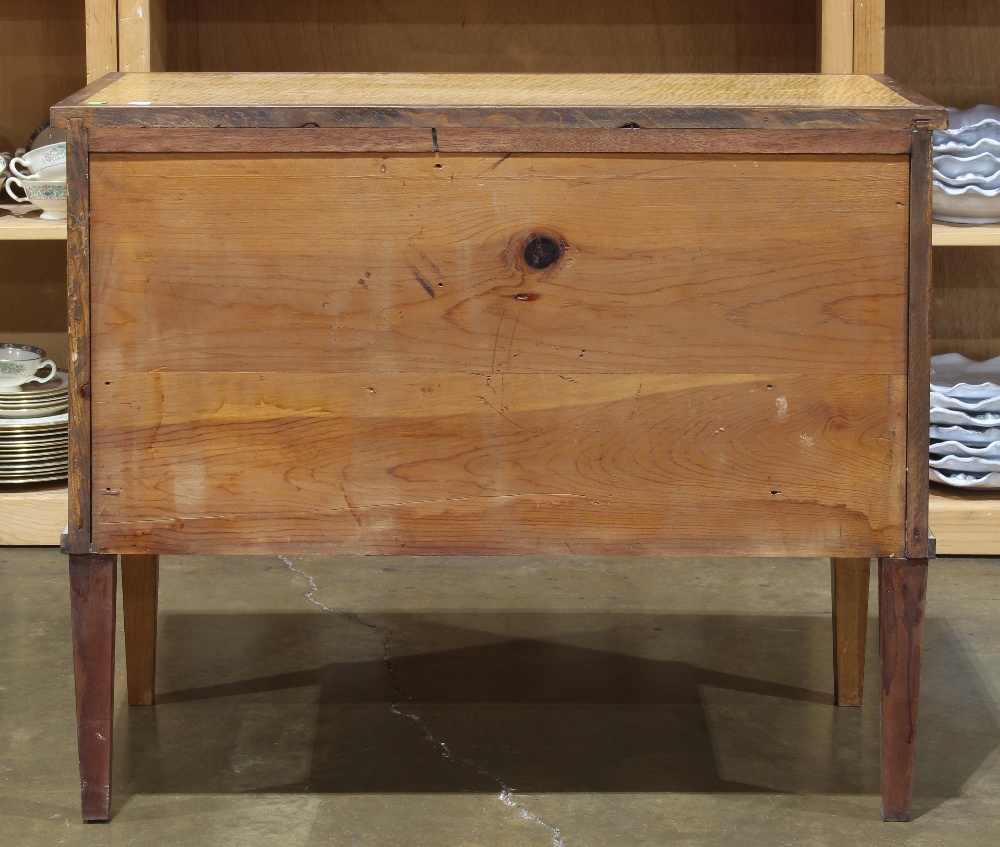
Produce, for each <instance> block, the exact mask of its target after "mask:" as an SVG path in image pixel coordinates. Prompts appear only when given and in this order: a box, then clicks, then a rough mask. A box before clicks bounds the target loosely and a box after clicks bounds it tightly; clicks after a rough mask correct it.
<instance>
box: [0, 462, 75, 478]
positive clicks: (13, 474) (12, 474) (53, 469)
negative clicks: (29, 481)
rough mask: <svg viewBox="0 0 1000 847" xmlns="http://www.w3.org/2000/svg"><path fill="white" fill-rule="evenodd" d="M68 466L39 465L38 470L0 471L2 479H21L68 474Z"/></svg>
mask: <svg viewBox="0 0 1000 847" xmlns="http://www.w3.org/2000/svg"><path fill="white" fill-rule="evenodd" d="M67 470H68V466H67V465H65V464H62V465H39V466H38V467H37V468H16V469H11V470H6V469H0V479H20V478H21V477H22V476H37V475H38V474H42V473H66V471H67Z"/></svg>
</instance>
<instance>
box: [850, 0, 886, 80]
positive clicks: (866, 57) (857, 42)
mask: <svg viewBox="0 0 1000 847" xmlns="http://www.w3.org/2000/svg"><path fill="white" fill-rule="evenodd" d="M884 72H885V0H854V73H856V74H881V73H884Z"/></svg>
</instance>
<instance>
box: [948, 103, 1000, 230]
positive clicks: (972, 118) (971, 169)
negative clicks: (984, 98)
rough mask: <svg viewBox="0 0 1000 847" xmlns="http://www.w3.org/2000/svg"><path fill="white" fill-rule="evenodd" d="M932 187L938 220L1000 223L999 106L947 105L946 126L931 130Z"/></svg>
mask: <svg viewBox="0 0 1000 847" xmlns="http://www.w3.org/2000/svg"><path fill="white" fill-rule="evenodd" d="M933 191H934V217H935V218H936V219H937V220H940V221H948V222H950V223H964V224H989V223H1000V107H998V106H990V105H987V104H981V105H979V106H974V107H973V108H971V109H966V110H965V111H959V110H958V109H948V129H945V130H936V131H935V132H934V189H933Z"/></svg>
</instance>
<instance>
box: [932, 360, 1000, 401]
mask: <svg viewBox="0 0 1000 847" xmlns="http://www.w3.org/2000/svg"><path fill="white" fill-rule="evenodd" d="M998 383H1000V356H996V357H994V358H992V359H986V360H985V361H983V362H977V361H975V360H974V359H968V358H966V357H965V356H963V355H962V354H961V353H942V354H941V355H940V356H932V357H931V391H936V392H938V393H939V394H946V395H948V396H949V397H960V398H962V399H963V400H985V399H987V398H991V397H1000V385H998Z"/></svg>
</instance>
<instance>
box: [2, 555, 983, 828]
mask: <svg viewBox="0 0 1000 847" xmlns="http://www.w3.org/2000/svg"><path fill="white" fill-rule="evenodd" d="M160 596H161V617H160V651H159V659H158V662H159V667H158V682H157V691H158V699H159V705H157V706H156V707H153V708H132V709H129V708H128V707H127V706H125V705H124V703H123V701H122V695H123V693H124V677H123V674H122V670H123V668H124V660H123V655H122V652H121V639H119V677H118V682H117V694H118V701H119V704H118V708H117V711H116V735H115V742H116V743H115V756H114V767H115V775H114V792H115V799H114V805H113V810H114V811H113V814H114V818H113V820H112V822H111V823H110V824H106V825H101V824H90V825H84V824H82V823H81V822H80V818H79V806H78V780H77V775H76V767H77V763H76V746H75V745H76V739H75V724H74V710H73V681H72V659H71V652H70V639H69V598H68V586H67V577H66V562H65V560H64V558H63V557H62V556H61V555H60V554H59V553H58V552H56V551H54V550H39V549H32V550H27V549H10V548H7V549H0V844H2V845H3V847H7V845H16V846H17V847H35V845H116V847H117V845H157V847H165V845H198V847H204V845H212V847H228V845H232V846H233V847H236V846H237V845H239V847H245V845H259V844H274V845H313V844H316V845H320V844H322V845H365V847H368V845H371V847H382V845H399V846H400V847H404V846H405V847H466V845H468V846H469V847H472V845H475V847H490V845H504V847H507V845H518V847H534V845H539V847H560V845H565V847H584V846H585V845H593V847H611V845H628V847H637V845H706V847H707V845H727V847H729V845H753V847H767V845H837V847H843V846H844V845H883V844H884V845H949V847H950V845H977V844H991V845H992V844H994V843H996V833H997V828H998V826H1000V752H998V748H1000V614H998V612H1000V564H997V563H995V562H991V561H987V560H959V559H941V560H938V561H937V562H936V563H934V564H933V565H932V571H931V577H930V587H929V591H928V621H927V630H926V643H925V653H924V685H923V691H922V699H921V715H920V727H919V743H918V754H917V775H916V796H915V820H914V821H912V822H911V823H909V824H883V823H882V822H881V820H880V818H879V803H878V796H877V793H878V751H877V746H878V745H877V731H878V701H877V683H876V676H877V661H876V649H875V648H876V644H875V640H876V639H875V629H874V619H873V620H872V622H871V625H870V636H871V637H870V638H869V645H868V647H869V649H868V674H867V684H866V688H867V692H868V695H869V699H868V705H866V706H865V707H864V708H862V709H836V708H834V707H833V706H832V705H830V702H831V690H832V685H831V663H830V618H829V603H830V599H829V570H828V565H827V563H826V562H825V561H820V560H779V561H774V560H768V561H752V560H719V559H712V560H663V561H660V560H638V561H631V562H626V561H623V560H617V559H590V560H579V559H577V560H566V561H564V560H558V561H557V560H530V559H502V560H484V559H452V560H442V559H424V560H418V559H294V560H290V559H289V560H286V559H281V558H263V557H261V558H246V559H237V558H233V559H222V558H167V559H165V560H164V562H163V568H162V573H161V593H160ZM872 608H874V606H873V607H872ZM119 620H120V618H119Z"/></svg>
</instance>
